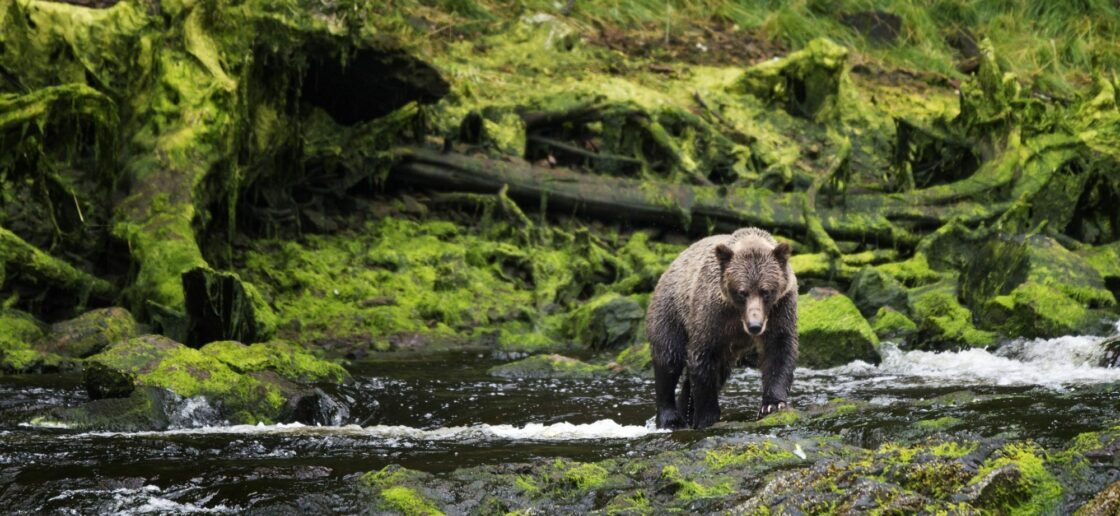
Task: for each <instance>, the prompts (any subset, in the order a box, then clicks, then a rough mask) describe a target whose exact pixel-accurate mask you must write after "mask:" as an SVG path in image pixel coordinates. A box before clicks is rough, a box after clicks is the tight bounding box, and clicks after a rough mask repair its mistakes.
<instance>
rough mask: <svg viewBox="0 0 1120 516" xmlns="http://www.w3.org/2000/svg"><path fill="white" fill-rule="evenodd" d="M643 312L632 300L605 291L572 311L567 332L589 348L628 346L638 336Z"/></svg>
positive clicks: (640, 306) (643, 316)
mask: <svg viewBox="0 0 1120 516" xmlns="http://www.w3.org/2000/svg"><path fill="white" fill-rule="evenodd" d="M645 315H646V314H645V310H642V305H641V304H639V303H638V302H637V301H636V300H635V299H633V298H631V297H623V296H620V295H618V294H615V293H610V294H605V295H602V296H599V297H597V298H595V299H593V300H591V301H589V302H588V303H587V304H585V305H583V306H581V307H579V308H578V309H577V310H576V311H575V312H573V313H572V316H571V318H570V319H569V320H568V323H567V325H568V333H569V334H570V335H571V336H572V338H573V339H575V340H576V341H577V342H579V343H582V344H586V345H587V346H589V347H591V348H592V349H610V348H616V347H622V346H628V345H630V344H633V343H634V341H635V340H636V339H637V337H638V333H639V330H640V328H641V326H642V322H643V321H644V319H645Z"/></svg>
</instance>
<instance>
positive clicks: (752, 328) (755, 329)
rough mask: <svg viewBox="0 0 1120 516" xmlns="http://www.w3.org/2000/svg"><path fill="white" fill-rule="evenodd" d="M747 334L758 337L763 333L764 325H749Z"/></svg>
mask: <svg viewBox="0 0 1120 516" xmlns="http://www.w3.org/2000/svg"><path fill="white" fill-rule="evenodd" d="M747 332H748V333H750V334H751V335H758V334H759V333H762V325H761V324H754V323H751V324H748V325H747Z"/></svg>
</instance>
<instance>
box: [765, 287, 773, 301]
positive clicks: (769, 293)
mask: <svg viewBox="0 0 1120 516" xmlns="http://www.w3.org/2000/svg"><path fill="white" fill-rule="evenodd" d="M773 294H774V291H772V290H770V289H768V288H764V289H762V297H764V298H766V299H770V296H771V295H773Z"/></svg>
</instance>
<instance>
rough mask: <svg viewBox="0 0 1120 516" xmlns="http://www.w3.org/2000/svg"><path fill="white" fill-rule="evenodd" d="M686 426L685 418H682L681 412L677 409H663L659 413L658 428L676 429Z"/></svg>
mask: <svg viewBox="0 0 1120 516" xmlns="http://www.w3.org/2000/svg"><path fill="white" fill-rule="evenodd" d="M684 427H685V423H684V419H681V415H680V413H678V412H677V411H676V410H673V409H669V410H662V411H659V412H658V413H657V428H666V429H669V430H676V429H678V428H684Z"/></svg>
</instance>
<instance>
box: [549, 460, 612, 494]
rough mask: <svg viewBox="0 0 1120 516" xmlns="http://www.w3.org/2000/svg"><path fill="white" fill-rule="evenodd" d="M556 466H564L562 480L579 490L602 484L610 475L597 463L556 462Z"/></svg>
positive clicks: (586, 489) (590, 488)
mask: <svg viewBox="0 0 1120 516" xmlns="http://www.w3.org/2000/svg"><path fill="white" fill-rule="evenodd" d="M556 466H557V467H562V468H564V473H563V480H564V481H565V482H568V483H570V484H571V485H572V486H573V487H575V488H576V489H578V490H580V491H589V490H592V489H596V488H598V487H600V486H602V485H603V484H604V483H606V481H607V477H608V476H609V475H610V472H608V471H607V470H606V469H604V468H603V467H602V466H600V465H598V464H592V463H586V462H573V463H562V462H557V463H556Z"/></svg>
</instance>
